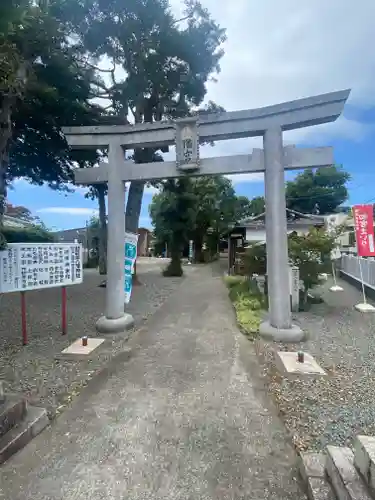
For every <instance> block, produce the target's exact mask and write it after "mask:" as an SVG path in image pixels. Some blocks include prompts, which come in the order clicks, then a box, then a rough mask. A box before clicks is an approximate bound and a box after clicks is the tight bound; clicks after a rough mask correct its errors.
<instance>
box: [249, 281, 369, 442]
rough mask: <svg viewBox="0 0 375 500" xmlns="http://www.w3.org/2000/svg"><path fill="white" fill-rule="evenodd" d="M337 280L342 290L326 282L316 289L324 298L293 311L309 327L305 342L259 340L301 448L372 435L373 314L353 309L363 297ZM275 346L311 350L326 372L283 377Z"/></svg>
mask: <svg viewBox="0 0 375 500" xmlns="http://www.w3.org/2000/svg"><path fill="white" fill-rule="evenodd" d="M340 284H341V286H343V288H344V292H337V293H332V292H329V287H330V286H331V285H332V283H331V282H327V283H326V284H325V285H324V286H322V287H321V290H320V292H321V293H322V296H323V298H324V300H325V302H324V303H323V304H319V305H315V306H313V309H312V310H311V311H310V312H308V313H299V314H297V315H296V317H295V321H296V322H298V323H300V325H301V326H302V328H303V329H305V330H307V331H308V333H309V339H308V341H307V342H304V343H301V344H294V345H290V344H289V345H286V344H284V345H282V344H272V343H267V342H264V341H259V342H257V349H258V351H259V353H260V354H261V355H262V356H263V361H264V364H263V368H264V373H265V374H266V375H267V376H268V380H269V389H270V391H271V392H272V393H273V395H274V397H275V398H276V401H277V403H278V407H279V410H280V413H281V415H282V416H283V419H284V421H285V423H286V426H287V428H288V430H289V431H290V432H291V434H292V437H293V440H294V443H295V445H296V446H297V448H298V449H300V450H305V449H310V450H321V449H323V448H324V447H325V446H326V445H327V444H332V445H350V444H352V441H353V438H354V437H355V436H356V435H357V434H370V435H375V402H374V401H375V315H371V314H368V315H364V314H361V313H359V312H357V311H356V310H355V309H354V308H353V306H354V305H355V304H357V303H359V302H362V301H363V300H362V297H361V294H360V292H359V291H358V290H357V289H356V288H354V287H353V286H351V285H349V284H348V283H346V282H344V281H341V282H340ZM275 349H276V350H293V351H294V350H299V349H302V350H304V351H305V352H309V353H310V354H312V355H313V356H314V357H315V358H316V360H317V361H318V363H319V364H320V365H321V366H322V367H323V368H324V369H325V370H326V371H327V373H328V376H327V377H323V378H320V379H318V380H312V379H308V378H304V379H303V378H300V379H298V380H295V381H289V380H287V379H285V378H283V377H281V376H280V375H279V374H278V373H277V372H276V370H275V369H274V367H273V364H272V359H273V352H274V350H275Z"/></svg>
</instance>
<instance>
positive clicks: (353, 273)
mask: <svg viewBox="0 0 375 500" xmlns="http://www.w3.org/2000/svg"><path fill="white" fill-rule="evenodd" d="M360 263H361V268H362V276H363V282H364V283H365V285H367V286H369V287H371V288H373V289H374V290H375V260H374V259H373V258H372V257H369V258H363V257H358V256H357V255H342V257H341V263H340V270H341V272H342V273H344V274H346V275H348V276H350V277H351V278H354V279H356V280H358V281H361V271H360V267H359V265H360Z"/></svg>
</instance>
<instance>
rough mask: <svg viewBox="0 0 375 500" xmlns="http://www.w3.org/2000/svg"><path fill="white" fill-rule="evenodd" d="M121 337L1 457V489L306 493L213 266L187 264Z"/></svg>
mask: <svg viewBox="0 0 375 500" xmlns="http://www.w3.org/2000/svg"><path fill="white" fill-rule="evenodd" d="M130 344H131V347H132V348H133V350H134V351H133V355H132V357H131V358H130V360H128V361H125V360H124V359H123V357H122V358H119V360H118V361H117V363H115V364H114V365H113V366H112V367H111V370H110V372H108V373H107V376H106V375H103V376H102V377H101V378H100V379H98V380H96V381H95V384H93V385H92V386H91V387H90V388H88V389H87V390H86V391H85V392H84V393H82V394H81V396H80V397H79V398H78V399H77V400H76V401H75V402H74V403H73V405H72V407H71V408H70V409H68V410H67V411H66V412H65V413H64V414H63V415H62V416H61V417H59V418H58V419H57V420H56V421H55V423H54V424H53V425H52V427H51V428H49V429H48V430H46V431H45V432H44V433H43V434H41V435H40V436H38V437H37V438H35V439H34V441H33V442H32V443H30V445H28V447H26V448H25V449H24V450H23V451H22V452H20V453H19V454H18V455H16V456H15V457H13V459H12V460H10V461H9V462H8V463H7V464H5V466H4V467H3V468H1V469H0V498H4V499H7V500H10V499H12V500H26V499H33V500H57V499H59V500H60V499H61V500H62V499H64V500H73V499H74V500H77V499H79V500H99V499H106V500H114V499H116V500H121V499H124V500H125V499H126V500H141V499H142V500H180V499H181V500H239V499H251V500H257V499H259V500H261V499H262V500H263V499H268V498H272V499H278V500H284V499H299V500H300V499H304V498H305V497H304V494H303V493H302V492H301V490H300V486H299V483H298V481H297V479H296V474H295V470H294V465H295V460H296V457H295V455H294V452H293V450H292V449H291V447H290V446H289V445H288V444H287V441H286V435H285V431H284V428H283V426H282V424H281V423H280V421H279V420H278V418H277V417H275V413H274V409H273V407H272V405H271V404H270V402H269V400H268V397H267V396H266V395H265V394H264V388H263V384H262V381H261V379H260V378H259V368H258V365H257V360H256V355H255V354H254V352H253V350H252V345H251V344H250V343H249V342H248V341H247V340H246V339H245V338H244V337H243V336H242V335H241V334H240V333H239V332H238V330H237V328H236V326H235V320H234V315H233V312H232V308H231V305H230V303H229V300H228V298H227V291H226V289H225V287H224V285H223V283H222V279H221V277H220V276H219V273H215V272H213V271H212V270H211V268H209V267H199V268H197V269H191V270H190V272H189V276H188V277H187V278H186V280H185V281H184V283H183V285H182V286H181V287H180V288H179V289H178V291H177V292H176V293H175V295H174V296H173V297H172V298H171V299H169V301H168V303H167V304H165V305H164V306H163V307H162V308H161V309H159V310H158V311H157V312H156V313H155V315H154V316H153V318H152V319H151V320H150V322H149V324H148V326H147V327H146V328H144V329H143V330H141V331H140V332H139V333H138V334H137V335H136V336H135V337H134V338H133V339H132V340H131V342H130Z"/></svg>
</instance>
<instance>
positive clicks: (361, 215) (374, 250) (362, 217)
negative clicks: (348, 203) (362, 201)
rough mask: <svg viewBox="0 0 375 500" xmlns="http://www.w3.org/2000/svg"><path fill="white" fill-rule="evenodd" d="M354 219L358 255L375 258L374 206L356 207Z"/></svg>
mask: <svg viewBox="0 0 375 500" xmlns="http://www.w3.org/2000/svg"><path fill="white" fill-rule="evenodd" d="M353 219H354V228H355V237H356V241H357V252H358V255H359V256H360V257H375V243H374V215H373V205H355V206H354V207H353Z"/></svg>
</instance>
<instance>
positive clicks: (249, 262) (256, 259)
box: [242, 245, 267, 276]
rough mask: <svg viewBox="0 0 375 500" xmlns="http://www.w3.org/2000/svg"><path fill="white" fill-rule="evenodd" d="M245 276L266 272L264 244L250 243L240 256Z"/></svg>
mask: <svg viewBox="0 0 375 500" xmlns="http://www.w3.org/2000/svg"><path fill="white" fill-rule="evenodd" d="M242 259H243V264H244V270H245V275H246V276H252V275H253V274H259V275H261V276H263V275H265V274H266V273H267V255H266V245H252V246H251V247H249V248H247V249H246V250H245V253H244V254H243V256H242Z"/></svg>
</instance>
